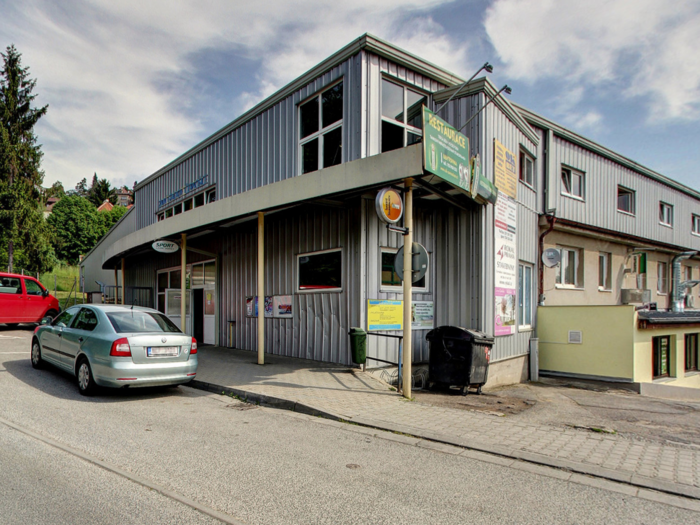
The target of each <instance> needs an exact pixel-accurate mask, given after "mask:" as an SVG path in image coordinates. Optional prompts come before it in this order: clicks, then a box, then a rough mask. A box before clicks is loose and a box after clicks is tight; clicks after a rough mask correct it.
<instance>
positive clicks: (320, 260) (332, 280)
mask: <svg viewBox="0 0 700 525" xmlns="http://www.w3.org/2000/svg"><path fill="white" fill-rule="evenodd" d="M342 276H343V252H342V250H340V249H336V250H327V251H323V252H313V253H306V254H300V255H297V283H298V284H297V290H298V291H300V292H309V291H311V292H337V291H340V290H341V289H342V282H343V281H342Z"/></svg>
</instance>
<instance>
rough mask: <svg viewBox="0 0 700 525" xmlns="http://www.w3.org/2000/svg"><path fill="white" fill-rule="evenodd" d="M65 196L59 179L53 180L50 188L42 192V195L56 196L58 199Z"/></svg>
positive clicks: (46, 196)
mask: <svg viewBox="0 0 700 525" xmlns="http://www.w3.org/2000/svg"><path fill="white" fill-rule="evenodd" d="M65 196H66V190H64V189H63V184H62V183H61V181H60V180H57V181H56V182H54V183H53V184H52V185H51V187H50V188H48V189H47V190H46V191H45V192H44V197H45V198H47V199H48V198H49V197H58V198H59V199H62V198H63V197H65Z"/></svg>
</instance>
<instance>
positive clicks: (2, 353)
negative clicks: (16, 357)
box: [0, 352, 31, 355]
mask: <svg viewBox="0 0 700 525" xmlns="http://www.w3.org/2000/svg"><path fill="white" fill-rule="evenodd" d="M5 354H31V352H0V355H5Z"/></svg>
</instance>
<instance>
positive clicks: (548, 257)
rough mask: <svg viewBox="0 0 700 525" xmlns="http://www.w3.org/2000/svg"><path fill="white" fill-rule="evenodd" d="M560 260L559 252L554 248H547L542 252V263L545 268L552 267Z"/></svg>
mask: <svg viewBox="0 0 700 525" xmlns="http://www.w3.org/2000/svg"><path fill="white" fill-rule="evenodd" d="M560 262H561V252H560V251H559V250H557V249H556V248H547V249H546V250H545V251H544V252H542V264H544V265H545V266H546V267H547V268H554V267H555V266H556V265H557V264H559V263H560Z"/></svg>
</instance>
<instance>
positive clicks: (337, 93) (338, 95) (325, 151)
mask: <svg viewBox="0 0 700 525" xmlns="http://www.w3.org/2000/svg"><path fill="white" fill-rule="evenodd" d="M342 158H343V83H342V82H338V83H337V84H335V85H334V86H332V87H330V88H328V89H326V90H325V91H323V92H321V93H319V94H318V95H316V96H314V97H313V98H312V99H310V100H307V101H306V102H304V103H303V104H301V105H300V106H299V159H300V164H301V166H300V172H301V173H309V172H312V171H316V170H320V169H323V168H328V167H329V166H335V165H336V164H340V163H341V161H342Z"/></svg>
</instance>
